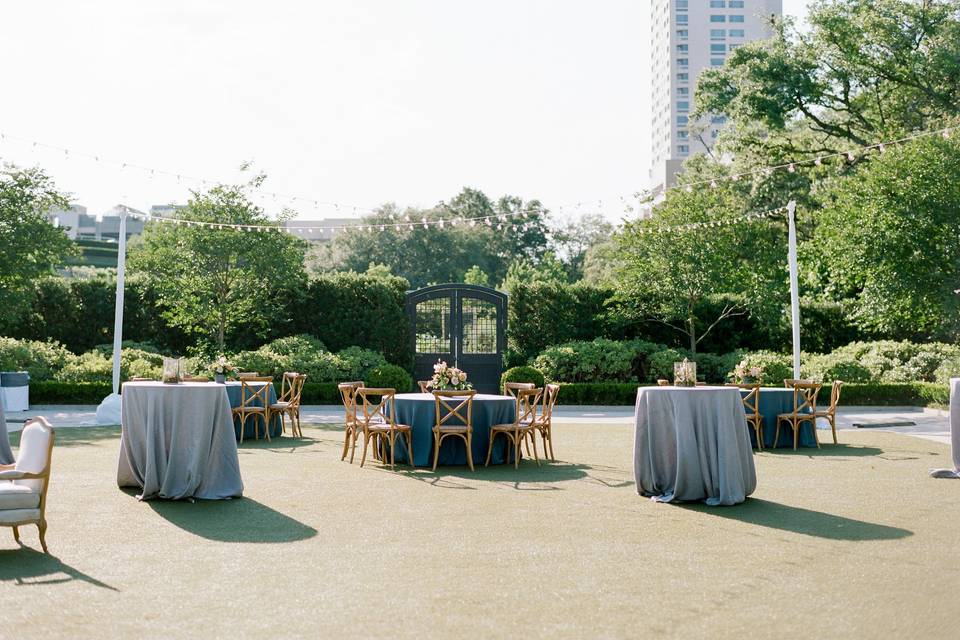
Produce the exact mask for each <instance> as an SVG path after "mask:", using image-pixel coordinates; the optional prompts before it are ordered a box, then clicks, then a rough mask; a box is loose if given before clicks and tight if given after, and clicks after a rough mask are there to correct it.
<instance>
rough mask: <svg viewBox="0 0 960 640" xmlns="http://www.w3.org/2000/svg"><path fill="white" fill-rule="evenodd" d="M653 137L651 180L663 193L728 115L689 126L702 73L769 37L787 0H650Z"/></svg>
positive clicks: (654, 186)
mask: <svg viewBox="0 0 960 640" xmlns="http://www.w3.org/2000/svg"><path fill="white" fill-rule="evenodd" d="M650 11H651V13H650V35H651V39H650V51H651V65H650V77H651V89H652V95H651V100H650V102H651V138H652V140H653V145H652V149H651V151H652V157H651V160H652V162H651V169H650V182H651V187H652V190H653V192H654V193H660V192H662V191H663V190H664V189H665V188H667V187H669V186H671V185H672V184H674V183H675V182H676V173H677V172H678V171H680V168H681V165H682V164H683V161H684V160H686V159H687V158H688V157H689V156H691V155H693V154H695V153H697V152H702V151H705V150H706V149H708V148H710V147H712V146H713V141H714V140H715V139H716V137H717V133H718V131H719V130H720V128H721V127H722V126H723V124H724V122H725V119H724V116H723V114H713V115H711V116H709V119H708V120H707V121H706V122H702V123H698V124H700V125H702V126H703V127H704V129H703V132H702V133H700V134H699V135H695V134H694V133H693V132H692V131H691V129H690V125H692V124H694V123H692V122H690V112H691V111H692V110H693V92H694V89H696V86H697V78H698V77H699V76H700V72H701V71H703V70H704V69H709V68H711V67H720V66H723V63H724V61H725V60H726V58H727V56H728V55H729V54H730V52H731V51H734V50H735V49H736V48H737V47H739V46H741V45H743V44H744V43H746V42H749V41H751V40H760V39H764V38H769V37H770V36H771V35H772V32H771V28H770V27H771V17H773V16H779V15H780V14H781V13H782V11H783V4H782V0H650Z"/></svg>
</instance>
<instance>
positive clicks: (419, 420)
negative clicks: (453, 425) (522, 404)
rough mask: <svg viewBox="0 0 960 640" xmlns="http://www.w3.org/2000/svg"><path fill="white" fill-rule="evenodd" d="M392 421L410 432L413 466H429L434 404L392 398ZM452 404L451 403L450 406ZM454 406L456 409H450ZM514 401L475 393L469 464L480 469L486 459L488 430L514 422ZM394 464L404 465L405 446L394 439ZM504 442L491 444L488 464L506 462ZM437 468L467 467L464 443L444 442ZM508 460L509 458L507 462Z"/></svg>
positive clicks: (425, 396)
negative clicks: (439, 465)
mask: <svg viewBox="0 0 960 640" xmlns="http://www.w3.org/2000/svg"><path fill="white" fill-rule="evenodd" d="M396 400H397V402H396V404H397V406H396V421H397V423H399V424H408V425H410V426H411V427H412V428H413V458H414V459H413V462H414V465H416V466H418V467H428V466H431V465H432V464H433V427H434V424H435V423H436V403H435V401H434V399H433V395H432V394H429V393H398V394H397V396H396ZM452 402H453V401H452V400H451V403H452ZM454 406H456V405H454ZM516 411H517V406H516V400H514V399H513V398H512V397H510V396H494V395H488V394H483V393H478V394H477V395H476V396H474V398H473V417H472V422H473V464H474V466H475V467H476V466H482V465H483V464H484V462H486V459H487V444H488V443H489V442H490V427H492V426H493V425H495V424H510V423H512V422H513V421H514V420H515V419H516ZM397 442H398V443H400V444H398V445H397V452H396V461H397V462H401V461H403V462H407V460H408V457H407V447H406V443H405V442H402V441H401V438H397ZM507 442H508V440H507V438H505V437H503V436H500V437H499V438H497V439H496V440H495V441H494V443H493V452H492V454H491V456H490V462H491V464H503V463H504V462H506V461H507V458H506V456H507ZM439 458H440V459H439V460H438V461H437V464H445V465H462V464H467V448H466V443H464V441H463V440H462V439H461V438H457V437H449V438H444V440H443V444H442V445H441V446H440V456H439ZM511 460H512V458H511Z"/></svg>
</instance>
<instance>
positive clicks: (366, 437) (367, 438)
mask: <svg viewBox="0 0 960 640" xmlns="http://www.w3.org/2000/svg"><path fill="white" fill-rule="evenodd" d="M368 442H370V434H367V433H364V434H363V455H361V456H360V468H361V469H362V468H363V463H364V462H366V461H367V443H368ZM354 448H356V442H354ZM350 464H353V456H352V455H351V456H350Z"/></svg>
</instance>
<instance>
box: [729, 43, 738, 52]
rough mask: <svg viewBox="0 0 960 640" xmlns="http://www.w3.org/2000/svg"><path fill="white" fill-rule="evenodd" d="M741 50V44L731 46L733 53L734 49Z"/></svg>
mask: <svg viewBox="0 0 960 640" xmlns="http://www.w3.org/2000/svg"><path fill="white" fill-rule="evenodd" d="M739 48H740V45H739V44H732V45H730V51H733V50H734V49H739Z"/></svg>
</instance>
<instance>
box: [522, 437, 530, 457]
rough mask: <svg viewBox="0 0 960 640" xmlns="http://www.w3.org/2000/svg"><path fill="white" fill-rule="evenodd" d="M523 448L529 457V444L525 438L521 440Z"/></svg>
mask: <svg viewBox="0 0 960 640" xmlns="http://www.w3.org/2000/svg"><path fill="white" fill-rule="evenodd" d="M523 447H524V448H525V449H526V450H527V455H530V443H529V442H527V439H526V438H524V439H523Z"/></svg>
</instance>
